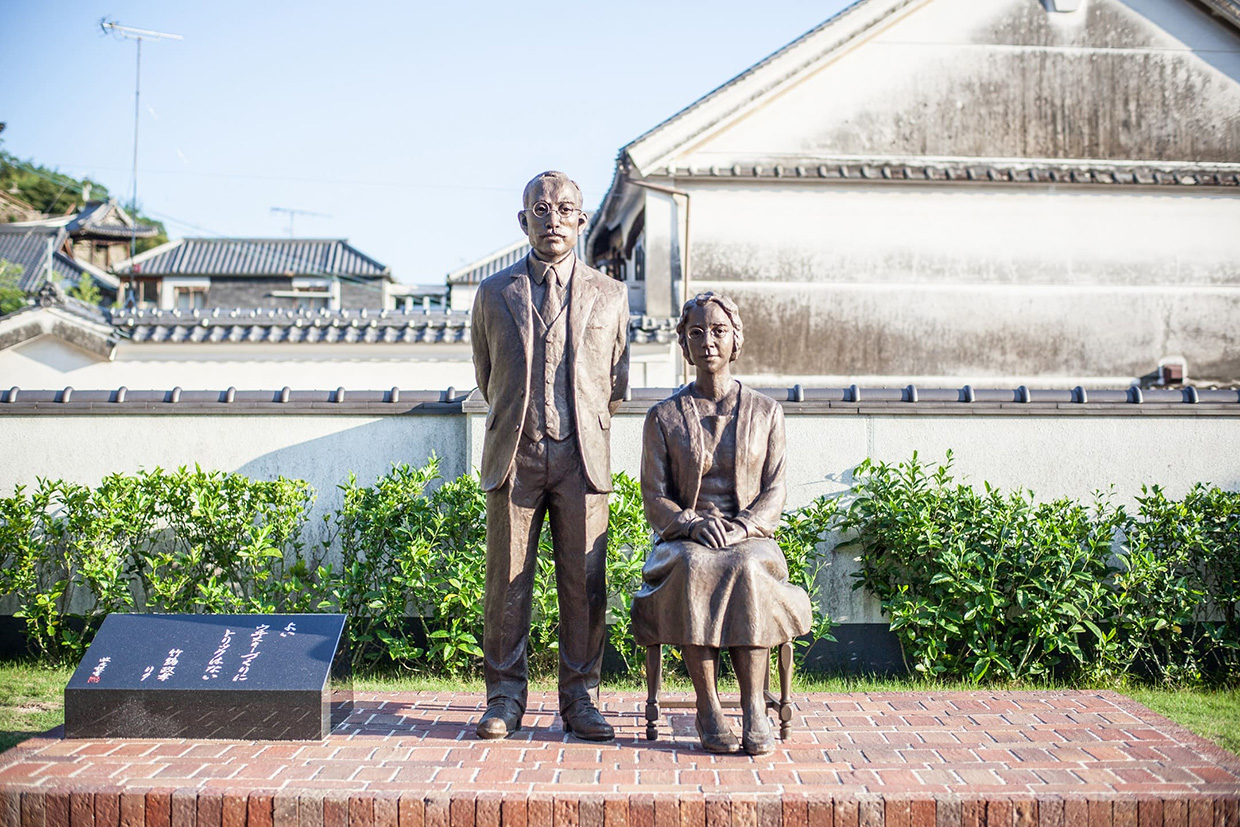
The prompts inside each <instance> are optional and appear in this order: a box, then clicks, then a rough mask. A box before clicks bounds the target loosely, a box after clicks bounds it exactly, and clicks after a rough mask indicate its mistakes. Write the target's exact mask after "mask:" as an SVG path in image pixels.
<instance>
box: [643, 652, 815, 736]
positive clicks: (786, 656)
mask: <svg viewBox="0 0 1240 827" xmlns="http://www.w3.org/2000/svg"><path fill="white" fill-rule="evenodd" d="M776 648H777V649H778V651H779V697H776V696H775V694H774V693H773V692H771V662H770V660H769V659H768V660H767V663H766V689H765V691H764V692H763V694H764V695H766V708H767V709H773V710H776V713H777V714H778V716H779V739H780V740H781V741H786V740H788V736H789V735H790V734H791V733H792V699H791V697H790V696H791V694H792V641H788V642H787V643H781V644H779V646H778V647H776ZM662 691H663V646H662V645H654V646H647V647H646V740H647V741H655V740H658V738H659V708H660V707H668V708H669V709H692V708H694V707H696V706H697V702H696V701H693V700H688V701H666V700H660V698H659V693H660V692H662ZM720 704H721V705H722V706H724V707H728V708H731V709H735V708H737V707H739V706H740V705H741V702H740V699H739V698H737V699H731V698H729V699H727V700H724V699H723V698H720Z"/></svg>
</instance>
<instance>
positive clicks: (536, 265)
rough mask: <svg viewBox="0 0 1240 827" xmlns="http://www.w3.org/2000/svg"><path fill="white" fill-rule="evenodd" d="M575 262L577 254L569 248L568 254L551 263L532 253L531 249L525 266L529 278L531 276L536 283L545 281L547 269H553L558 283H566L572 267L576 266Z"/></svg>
mask: <svg viewBox="0 0 1240 827" xmlns="http://www.w3.org/2000/svg"><path fill="white" fill-rule="evenodd" d="M576 263H577V254H576V253H575V252H573V251H571V250H570V251H569V253H568V255H566V256H564V258H562V259H560V260H559V261H558V262H556V263H555V264H552V263H551V262H549V261H543V260H542V259H541V258H539V257H538V256H536V255H534V253H533V251H531V252H530V254H529V260H528V262H527V264H526V268H527V269H528V270H529V273H530V278H532V279H533V280H534V282H535V283H536V284H542V283H543V282H544V281H546V279H547V271H548V270H551V269H554V270H555V272H556V273H557V274H558V276H559V280H560V284H567V283H568V280H569V278H570V277H571V276H572V275H573V269H574V267H575V266H576Z"/></svg>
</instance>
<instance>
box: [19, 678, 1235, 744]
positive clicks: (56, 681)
mask: <svg viewBox="0 0 1240 827" xmlns="http://www.w3.org/2000/svg"><path fill="white" fill-rule="evenodd" d="M72 674H73V670H72V669H70V668H61V669H54V668H48V667H43V666H38V665H35V664H32V663H28V662H20V663H4V664H0V751H3V750H6V749H8V748H9V747H12V746H14V745H15V744H18V743H21V742H22V741H24V740H26V739H27V738H30V737H32V736H34V735H38V734H40V733H43V732H46V731H47V730H49V729H51V728H52V727H54V726H58V725H59V724H62V723H64V687H65V684H66V683H67V682H68V680H69V676H70V675H72ZM663 685H664V688H665V689H668V690H671V691H676V692H690V691H692V686H691V685H690V684H689V680H688V679H687V678H686V677H684V676H683V675H679V674H676V672H675V671H674V670H670V669H669V670H668V672H667V673H666V674H665V676H664V680H663ZM721 688H723V689H724V690H725V691H731V692H735V691H736V686H735V684H734V683H732V684H729V683H728V682H727V681H726V680H725V681H724V686H722V687H721ZM977 688H978V687H976V686H974V685H973V684H969V683H964V682H938V683H926V682H924V681H916V680H910V679H907V678H903V679H902V678H871V677H822V676H819V675H809V674H798V675H796V676H795V680H794V686H793V691H794V692H796V693H798V694H803V693H816V692H824V693H842V692H914V693H916V692H923V693H942V692H951V691H956V690H971V689H977ZM985 688H986V689H1000V690H1002V689H1012V690H1030V689H1034V690H1036V689H1071V688H1073V687H1067V686H1054V687H1047V686H1045V685H1041V686H1037V685H1029V684H1019V685H1015V684H1014V685H1011V686H998V687H985ZM1075 688H1089V689H1107V688H1110V687H1105V686H1097V687H1075ZM354 689H356V690H358V691H362V692H414V691H425V692H475V693H478V694H482V693H483V692H485V688H484V686H483V682H482V679H481V678H447V677H440V676H434V675H421V674H412V673H386V672H385V673H371V674H362V675H358V676H357V677H356V678H355V679H354ZM530 689H531V691H534V692H551V691H554V690H555V678H554V677H550V676H547V677H537V678H535V679H534V680H532V681H531V682H530ZM603 689H604V691H608V690H610V691H612V692H645V691H646V682H645V680H644V679H641V678H628V679H625V680H611V681H607V682H605V683H604V685H603ZM1117 691H1119V692H1121V693H1122V694H1124V695H1127V696H1128V697H1130V698H1132V699H1133V700H1135V701H1137V702H1138V703H1140V704H1143V705H1144V706H1147V707H1149V708H1150V709H1152V710H1153V711H1155V712H1157V713H1159V714H1160V715H1165V716H1167V717H1168V718H1170V719H1171V720H1173V721H1175V722H1176V723H1178V724H1180V726H1182V727H1184V728H1185V729H1188V730H1191V731H1192V732H1195V733H1197V734H1198V735H1201V736H1204V737H1206V738H1209V739H1210V740H1211V741H1214V742H1215V743H1216V744H1218V745H1220V746H1222V747H1223V748H1224V749H1228V750H1230V751H1232V752H1236V753H1240V689H1213V690H1212V689H1169V688H1165V687H1146V686H1126V687H1121V688H1118V690H1117Z"/></svg>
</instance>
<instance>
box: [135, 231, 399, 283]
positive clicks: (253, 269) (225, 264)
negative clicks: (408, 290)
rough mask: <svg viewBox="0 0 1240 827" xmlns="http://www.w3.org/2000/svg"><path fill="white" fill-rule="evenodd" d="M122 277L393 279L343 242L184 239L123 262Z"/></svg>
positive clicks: (291, 239)
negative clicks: (350, 277)
mask: <svg viewBox="0 0 1240 827" xmlns="http://www.w3.org/2000/svg"><path fill="white" fill-rule="evenodd" d="M114 269H115V271H116V272H118V273H128V272H130V270H131V269H132V270H133V271H134V272H137V273H141V274H142V275H146V276H181V275H186V276H189V275H193V276H268V275H270V276H287V275H295V276H353V277H362V278H384V277H390V275H391V269H390V268H388V267H387V266H386V265H383V264H380V263H379V262H377V261H375V260H374V259H373V258H371V257H370V256H368V255H365V254H364V253H362V252H360V251H359V250H357V249H356V248H355V247H353V246H352V245H350V244H349V243H348V242H347V241H345V240H344V239H322V238H318V239H313V238H183V239H178V240H176V241H170V242H168V243H167V244H161V245H160V246H158V247H156V248H155V249H153V250H148V251H147V252H145V253H141V254H140V255H137V256H134V257H133V258H132V259H130V260H129V261H123V262H121V263H120V264H118V265H116V267H115V268H114Z"/></svg>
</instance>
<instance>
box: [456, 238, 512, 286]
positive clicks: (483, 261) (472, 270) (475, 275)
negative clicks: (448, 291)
mask: <svg viewBox="0 0 1240 827" xmlns="http://www.w3.org/2000/svg"><path fill="white" fill-rule="evenodd" d="M529 254H530V244H529V242H528V241H526V240H525V239H521V240H520V241H517V242H515V243H513V244H509V245H508V246H507V247H505V248H504V249H502V250H497V251H496V252H494V253H491V254H490V255H489V256H487V257H486V258H480V259H478V260H477V261H475V262H472V263H470V264H466V265H465V266H464V267H462V268H460V269H459V270H453V271H452V272H451V273H449V274H448V275H447V278H446V279H445V280H446V281H447V282H448V284H481V283H482V280H483V279H485V278H486V277H487V276H489V275H492V274H493V273H498V272H499V271H500V270H503V269H504V268H505V267H509V266H511V265H513V264H516V263H517V262H518V261H520V260H521V259H523V258H525V257H526V256H528V255H529Z"/></svg>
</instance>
